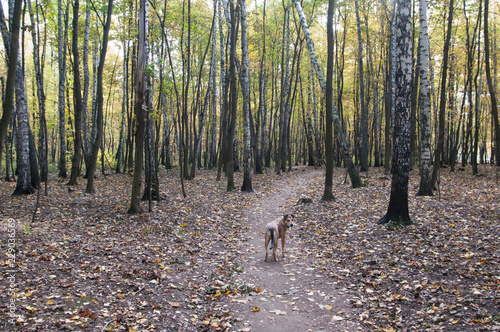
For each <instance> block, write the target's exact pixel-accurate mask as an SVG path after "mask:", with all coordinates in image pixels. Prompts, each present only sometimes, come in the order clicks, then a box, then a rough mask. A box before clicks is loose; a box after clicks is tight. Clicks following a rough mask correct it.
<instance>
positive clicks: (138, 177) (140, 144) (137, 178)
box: [128, 0, 148, 214]
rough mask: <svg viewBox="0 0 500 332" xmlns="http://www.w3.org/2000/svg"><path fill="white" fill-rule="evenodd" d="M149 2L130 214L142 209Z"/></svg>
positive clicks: (142, 13)
mask: <svg viewBox="0 0 500 332" xmlns="http://www.w3.org/2000/svg"><path fill="white" fill-rule="evenodd" d="M146 8H147V1H146V0H141V2H140V8H139V29H138V31H139V35H138V39H139V43H138V52H137V71H136V81H135V82H136V84H135V90H136V94H135V96H136V100H135V105H134V112H135V116H136V132H135V144H136V147H135V165H134V179H133V182H132V198H131V203H130V208H129V210H128V213H130V214H133V213H140V212H142V207H141V198H140V195H141V184H142V165H143V159H144V125H145V111H144V106H145V93H146V79H145V73H144V71H145V69H146V62H147V59H146V56H147V53H146V43H147V40H146V37H147V34H148V31H147V20H148V18H147V15H146V13H147V9H146Z"/></svg>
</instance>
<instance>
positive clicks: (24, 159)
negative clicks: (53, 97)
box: [12, 56, 36, 195]
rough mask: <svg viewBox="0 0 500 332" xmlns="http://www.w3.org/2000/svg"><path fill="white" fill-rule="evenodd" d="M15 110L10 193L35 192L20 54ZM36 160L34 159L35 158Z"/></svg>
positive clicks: (26, 193) (26, 103)
mask: <svg viewBox="0 0 500 332" xmlns="http://www.w3.org/2000/svg"><path fill="white" fill-rule="evenodd" d="M16 76H17V77H16V110H17V184H16V188H15V190H14V192H13V193H12V195H29V194H32V193H34V192H35V190H34V188H33V185H32V182H31V176H30V168H31V166H32V165H31V161H32V160H31V158H30V147H31V146H30V134H31V129H30V125H29V115H28V100H27V99H28V97H27V95H26V86H25V82H24V80H25V78H24V69H23V68H22V66H21V61H20V56H19V57H18V61H17V75H16ZM35 161H36V159H35Z"/></svg>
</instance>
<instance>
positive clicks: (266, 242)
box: [264, 232, 269, 262]
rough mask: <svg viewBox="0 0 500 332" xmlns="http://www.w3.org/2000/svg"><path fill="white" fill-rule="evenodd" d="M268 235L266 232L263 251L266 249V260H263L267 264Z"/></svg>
mask: <svg viewBox="0 0 500 332" xmlns="http://www.w3.org/2000/svg"><path fill="white" fill-rule="evenodd" d="M267 234H268V233H267V232H266V237H265V242H264V243H265V244H264V246H265V249H266V258H264V261H265V262H267V245H268V244H269V236H268V235H267Z"/></svg>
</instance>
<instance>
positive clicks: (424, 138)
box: [417, 0, 433, 196]
mask: <svg viewBox="0 0 500 332" xmlns="http://www.w3.org/2000/svg"><path fill="white" fill-rule="evenodd" d="M419 36H420V37H419V38H420V42H419V45H420V46H419V51H420V57H419V58H420V65H419V68H420V96H419V97H420V101H419V106H420V188H419V190H418V193H417V196H432V195H433V194H432V183H431V94H430V90H429V77H428V76H429V74H428V72H429V37H428V32H427V0H420V33H419Z"/></svg>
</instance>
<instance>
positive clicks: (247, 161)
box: [239, 0, 253, 192]
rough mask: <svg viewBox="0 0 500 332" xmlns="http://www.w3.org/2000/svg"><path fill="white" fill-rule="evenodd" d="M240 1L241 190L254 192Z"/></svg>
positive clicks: (245, 45) (244, 14) (244, 20)
mask: <svg viewBox="0 0 500 332" xmlns="http://www.w3.org/2000/svg"><path fill="white" fill-rule="evenodd" d="M239 1H240V11H241V52H242V54H241V76H242V81H241V83H242V90H243V136H244V137H243V142H244V144H245V148H244V151H243V185H242V186H241V191H245V192H253V189H252V175H251V171H252V146H251V135H250V117H251V116H252V115H251V113H250V73H249V68H248V41H247V10H246V6H245V0H239Z"/></svg>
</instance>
